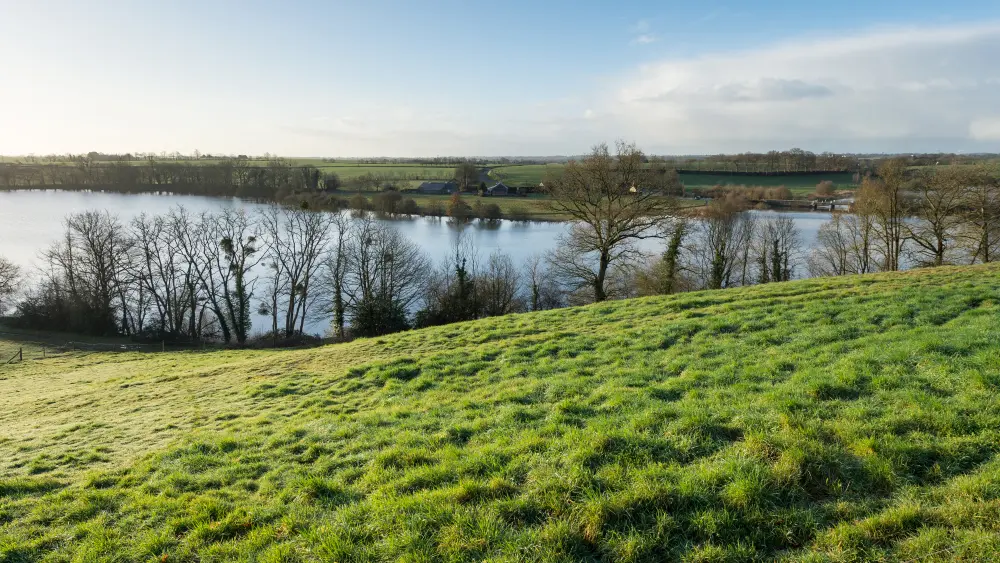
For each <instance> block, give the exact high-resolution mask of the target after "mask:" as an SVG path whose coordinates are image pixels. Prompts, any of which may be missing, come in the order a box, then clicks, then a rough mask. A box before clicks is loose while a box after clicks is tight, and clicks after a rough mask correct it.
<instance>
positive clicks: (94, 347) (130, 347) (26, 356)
mask: <svg viewBox="0 0 1000 563" xmlns="http://www.w3.org/2000/svg"><path fill="white" fill-rule="evenodd" d="M174 349H176V348H175V347H171V346H168V345H166V344H165V343H156V344H139V343H133V342H80V341H73V340H67V341H60V340H53V339H37V340H36V339H34V338H33V337H32V336H31V335H27V334H21V333H9V332H0V368H3V367H4V366H9V365H11V364H18V363H23V362H29V361H34V360H44V359H46V358H54V357H58V356H64V355H67V354H85V353H91V352H163V351H167V350H174Z"/></svg>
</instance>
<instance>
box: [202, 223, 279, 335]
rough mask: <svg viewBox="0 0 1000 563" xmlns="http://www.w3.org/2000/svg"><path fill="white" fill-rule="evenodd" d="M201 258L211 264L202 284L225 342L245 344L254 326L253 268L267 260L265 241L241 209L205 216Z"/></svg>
mask: <svg viewBox="0 0 1000 563" xmlns="http://www.w3.org/2000/svg"><path fill="white" fill-rule="evenodd" d="M199 226H200V228H201V231H202V232H203V233H204V236H203V237H202V240H201V245H202V248H201V251H202V257H203V258H204V260H205V262H206V263H207V264H208V267H207V268H205V269H204V270H203V278H202V281H203V283H205V285H206V286H207V287H208V290H209V299H210V301H211V302H212V305H213V308H214V309H215V313H216V316H217V317H218V318H219V322H220V325H221V327H222V331H223V337H224V338H225V340H226V342H231V341H232V339H233V338H234V337H235V339H236V342H237V343H239V344H245V343H246V341H247V338H248V336H249V332H250V328H251V326H252V324H253V309H252V307H251V300H252V299H253V293H254V286H255V285H256V282H257V278H256V276H255V275H254V274H253V269H254V267H256V266H257V264H259V263H260V261H261V260H262V259H263V257H264V256H265V254H266V253H265V252H264V251H265V250H266V248H264V247H265V246H266V243H265V241H264V240H263V239H262V237H261V234H260V232H259V225H258V224H257V222H256V221H255V220H254V218H253V217H252V216H251V215H250V214H248V213H247V212H246V211H245V210H242V209H232V208H227V209H224V210H223V211H222V212H220V213H217V214H204V215H202V217H201V222H200V225H199Z"/></svg>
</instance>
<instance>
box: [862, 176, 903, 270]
mask: <svg viewBox="0 0 1000 563" xmlns="http://www.w3.org/2000/svg"><path fill="white" fill-rule="evenodd" d="M905 172H906V164H905V163H904V162H903V161H902V160H900V159H892V160H887V161H885V162H883V163H882V164H881V165H879V168H878V174H879V175H878V178H865V179H864V181H863V182H862V184H861V188H860V189H859V190H858V195H857V200H858V203H859V205H860V206H862V207H867V208H869V209H870V210H871V215H872V216H873V217H874V219H875V225H876V227H877V228H876V235H877V238H878V241H879V246H880V248H879V251H880V252H879V254H880V255H881V258H882V270H884V271H889V272H891V271H896V270H898V269H899V259H900V256H901V255H902V253H903V245H904V244H905V242H906V234H907V232H906V226H905V224H904V221H905V219H906V209H905V205H904V203H905V202H904V200H903V190H904V187H905V182H906V179H905Z"/></svg>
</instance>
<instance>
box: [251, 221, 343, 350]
mask: <svg viewBox="0 0 1000 563" xmlns="http://www.w3.org/2000/svg"><path fill="white" fill-rule="evenodd" d="M261 222H262V224H263V228H264V230H265V232H266V233H267V234H268V238H269V242H270V250H269V252H268V254H267V258H266V259H267V261H268V269H269V271H270V273H271V291H270V294H271V305H272V307H273V308H274V309H277V307H278V301H279V298H280V300H281V301H282V304H284V306H285V314H284V319H285V326H284V334H285V336H292V335H293V334H295V333H299V334H301V333H302V332H303V331H304V329H305V321H306V317H307V315H308V313H309V311H310V309H309V307H310V305H311V304H312V302H311V301H310V297H312V295H311V294H310V289H311V288H312V286H313V285H314V282H315V281H316V277H317V276H318V275H319V270H320V267H321V265H322V264H323V258H324V255H325V253H326V251H327V244H328V242H329V239H330V229H331V225H330V215H329V214H326V213H320V212H316V211H310V210H308V209H303V208H288V207H278V206H271V207H269V208H268V209H267V210H266V211H264V212H263V213H262V214H261ZM276 321H277V312H276V311H272V328H273V327H274V325H276V324H277V322H276Z"/></svg>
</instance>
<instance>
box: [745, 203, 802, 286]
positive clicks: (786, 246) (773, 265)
mask: <svg viewBox="0 0 1000 563" xmlns="http://www.w3.org/2000/svg"><path fill="white" fill-rule="evenodd" d="M753 246H754V252H755V253H756V255H757V276H758V277H757V279H758V282H760V283H767V282H782V281H788V280H790V279H792V278H793V277H794V276H795V271H796V268H797V267H798V263H799V260H800V258H801V254H802V237H801V236H800V235H799V230H798V229H797V228H796V227H795V221H793V220H792V219H791V218H790V217H787V216H784V215H782V216H778V217H770V218H768V219H765V220H764V221H761V222H760V224H759V225H758V227H757V229H756V233H755V237H754V243H753Z"/></svg>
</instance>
